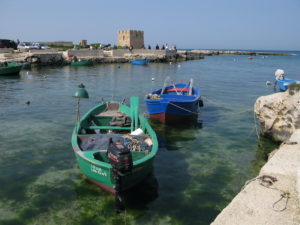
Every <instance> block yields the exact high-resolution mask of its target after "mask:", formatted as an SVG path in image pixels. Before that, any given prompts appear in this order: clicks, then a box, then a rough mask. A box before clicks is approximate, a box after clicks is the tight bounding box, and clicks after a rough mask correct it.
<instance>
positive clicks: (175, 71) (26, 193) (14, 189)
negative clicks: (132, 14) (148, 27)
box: [0, 52, 300, 225]
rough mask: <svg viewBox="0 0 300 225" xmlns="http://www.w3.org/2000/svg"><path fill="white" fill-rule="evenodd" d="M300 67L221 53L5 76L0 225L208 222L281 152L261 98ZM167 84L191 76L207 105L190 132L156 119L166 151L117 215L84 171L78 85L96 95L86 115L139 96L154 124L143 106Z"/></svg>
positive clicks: (0, 113) (0, 109)
mask: <svg viewBox="0 0 300 225" xmlns="http://www.w3.org/2000/svg"><path fill="white" fill-rule="evenodd" d="M298 53H299V52H298ZM296 54H297V52H296ZM299 62H300V57H299V55H295V56H267V57H262V56H255V57H254V59H253V60H248V59H247V56H238V55H220V56H209V57H205V59H204V60H195V61H187V62H180V63H171V64H170V63H160V64H155V63H150V64H149V65H148V66H133V65H130V64H102V65H95V66H91V67H71V66H64V67H41V68H39V67H32V68H31V69H30V70H24V71H21V73H20V76H17V77H1V78H0V122H1V123H0V124H1V133H0V143H1V144H0V184H1V188H0V224H16V225H23V224H24V225H25V224H70V225H71V224H72V225H73V224H125V223H126V224H209V223H211V222H212V221H213V220H214V218H215V217H216V216H217V214H218V213H219V212H220V211H221V210H222V209H223V208H224V207H225V206H226V205H227V204H228V203H229V202H230V201H231V199H232V198H233V197H234V196H235V195H236V194H237V193H238V192H239V191H240V189H241V188H242V186H243V185H244V183H245V182H246V181H247V180H248V179H250V178H252V177H254V176H256V175H257V173H258V171H259V169H260V167H261V166H262V165H263V163H264V162H265V160H266V157H267V153H268V152H270V151H271V150H273V149H274V148H275V146H276V144H275V143H273V142H272V141H271V140H268V139H265V138H260V139H258V136H257V129H258V127H256V126H257V122H255V118H254V112H253V105H254V103H255V100H256V99H257V98H258V97H259V96H261V95H268V94H271V93H273V92H274V90H273V87H272V86H266V81H274V72H275V70H276V69H278V68H280V69H284V70H285V72H286V76H287V77H289V78H293V79H299V80H300V63H299ZM167 76H170V77H171V80H172V81H173V82H175V83H176V82H180V81H181V80H182V81H183V82H187V81H189V80H190V78H193V79H194V82H193V85H194V86H195V87H197V88H198V89H199V90H200V91H201V93H202V95H203V101H204V107H203V108H201V109H200V113H199V117H198V121H195V122H194V123H191V124H177V125H176V126H175V125H172V126H171V125H162V124H160V123H158V122H155V121H150V123H151V125H152V127H153V128H154V130H155V131H156V133H157V135H158V137H159V146H160V148H159V152H158V154H157V157H156V158H155V163H154V171H153V174H152V175H151V176H149V178H148V179H147V180H145V181H144V182H143V183H141V184H140V185H138V186H137V187H135V188H134V189H132V190H130V191H128V192H127V193H126V194H125V203H126V212H125V213H122V214H119V215H118V214H116V213H115V207H114V196H112V195H110V194H108V193H106V192H104V191H102V190H101V189H100V188H98V187H97V186H95V185H94V184H91V183H90V182H88V181H87V180H86V179H85V178H84V177H83V176H82V173H81V172H80V170H79V169H78V167H77V164H76V159H75V156H74V153H73V150H72V147H71V143H70V139H71V133H72V129H73V127H74V124H75V121H76V104H77V101H76V99H74V98H73V97H72V95H73V94H74V92H75V90H76V88H77V86H78V85H79V84H81V83H83V84H84V85H85V86H86V89H87V90H88V92H89V95H90V98H89V99H88V100H82V101H81V102H80V113H81V115H82V114H83V113H84V112H86V111H87V110H88V109H89V108H91V107H92V106H94V105H95V104H97V103H99V102H100V101H102V100H103V99H105V100H110V99H117V100H123V99H125V101H127V102H128V99H129V97H130V96H139V97H140V112H141V113H144V114H145V115H146V116H147V114H146V107H145V104H144V102H143V98H144V96H145V95H146V94H147V93H149V92H151V91H153V90H155V89H159V88H161V87H162V86H163V83H164V80H165V78H166V77H167ZM153 78H154V79H153ZM26 103H27V104H26Z"/></svg>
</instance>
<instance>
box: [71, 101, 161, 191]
mask: <svg viewBox="0 0 300 225" xmlns="http://www.w3.org/2000/svg"><path fill="white" fill-rule="evenodd" d="M118 104H119V112H122V113H123V114H125V115H128V116H130V117H131V118H132V121H131V127H125V129H124V130H126V129H127V128H128V129H129V131H130V130H131V131H133V130H136V129H137V127H135V122H137V121H138V128H140V129H141V130H142V131H143V134H144V135H146V136H147V137H149V138H150V139H151V141H152V145H151V147H150V148H151V150H148V151H133V150H131V151H130V152H131V156H132V160H133V167H132V170H131V172H130V173H129V174H126V175H125V176H122V177H121V183H122V185H121V190H122V191H123V190H127V189H129V188H131V187H133V186H135V185H136V184H138V183H140V182H141V181H143V180H144V179H145V178H146V177H148V175H149V174H150V173H152V171H153V161H154V157H155V155H156V153H157V151H158V141H157V137H156V134H155V132H154V131H153V129H152V128H151V126H150V125H149V123H148V121H147V120H146V119H145V118H144V117H143V116H141V115H138V111H137V110H135V109H136V107H131V108H129V107H128V106H126V105H123V104H121V103H118ZM106 107H107V102H105V103H103V104H100V105H97V106H95V107H94V108H92V109H91V110H90V111H89V112H87V113H86V114H85V115H84V116H83V117H82V118H81V119H80V121H79V122H78V123H77V125H76V127H75V128H74V130H73V134H72V147H73V150H74V153H75V156H76V160H77V164H78V167H79V169H80V170H81V172H82V173H83V174H84V176H85V177H87V178H88V180H90V181H91V182H93V183H95V184H96V185H98V186H100V187H102V188H103V189H104V190H105V191H108V192H110V193H113V194H114V193H115V185H116V184H115V179H114V176H113V169H112V165H111V164H110V163H109V159H108V156H107V152H105V151H104V152H103V151H102V150H103V149H95V150H83V149H81V147H80V146H81V144H80V143H81V142H82V140H83V139H85V138H89V137H91V136H95V138H96V137H97V135H106V134H105V133H104V134H100V133H95V132H93V133H92V134H91V133H90V132H87V130H90V131H92V130H93V129H102V130H101V131H104V130H103V129H108V130H109V129H113V128H114V127H112V126H110V125H109V122H110V121H111V120H110V119H107V118H108V117H106V116H99V113H101V112H103V111H105V109H106ZM91 118H94V119H96V120H95V121H93V122H95V124H98V127H99V128H97V126H92V128H91V126H90V125H89V124H90V122H91V121H90V120H91ZM107 126H109V128H103V127H107ZM118 128H119V127H118ZM121 128H122V127H121ZM91 129H92V130H91ZM82 130H84V131H85V132H84V133H82ZM116 130H118V129H116ZM94 131H95V130H94ZM104 150H105V149H104Z"/></svg>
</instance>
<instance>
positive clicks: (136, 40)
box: [118, 30, 144, 49]
mask: <svg viewBox="0 0 300 225" xmlns="http://www.w3.org/2000/svg"><path fill="white" fill-rule="evenodd" d="M118 45H120V46H123V47H125V46H127V47H130V46H132V47H133V48H136V49H138V48H144V31H142V30H120V31H118Z"/></svg>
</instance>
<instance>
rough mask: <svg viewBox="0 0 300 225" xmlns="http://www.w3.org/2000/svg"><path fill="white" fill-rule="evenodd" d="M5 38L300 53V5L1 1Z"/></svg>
mask: <svg viewBox="0 0 300 225" xmlns="http://www.w3.org/2000/svg"><path fill="white" fill-rule="evenodd" d="M0 21H1V28H0V38H7V39H14V40H15V39H19V40H20V41H61V40H63V41H73V42H75V43H78V42H79V40H81V39H86V40H88V43H99V42H101V43H111V44H116V41H117V31H118V30H127V29H135V30H143V31H144V35H145V36H144V38H145V45H148V44H151V45H155V44H156V43H158V44H159V45H162V44H163V43H168V44H169V45H172V44H176V45H177V47H178V48H200V49H262V50H300V0H184V1H180V0H177V1H175V0H172V1H171V0H160V1H158V0H148V1H145V0H128V1H124V0H123V1H119V0H105V1H104V0H85V1H78V0H72V1H71V0H60V1H58V0H51V1H49V0H26V1H24V0H23V1H22V0H19V1H17V0H0Z"/></svg>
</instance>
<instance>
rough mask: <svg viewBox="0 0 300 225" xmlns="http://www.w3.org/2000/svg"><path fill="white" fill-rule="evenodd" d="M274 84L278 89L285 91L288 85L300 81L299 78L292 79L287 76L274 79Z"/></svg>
mask: <svg viewBox="0 0 300 225" xmlns="http://www.w3.org/2000/svg"><path fill="white" fill-rule="evenodd" d="M275 83H276V86H277V88H278V89H279V90H280V91H286V90H287V89H288V88H289V85H291V84H295V83H297V84H298V83H300V81H299V80H293V79H289V78H284V79H282V80H278V79H276V82H275Z"/></svg>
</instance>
